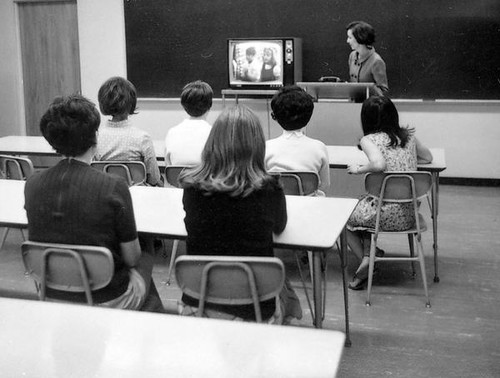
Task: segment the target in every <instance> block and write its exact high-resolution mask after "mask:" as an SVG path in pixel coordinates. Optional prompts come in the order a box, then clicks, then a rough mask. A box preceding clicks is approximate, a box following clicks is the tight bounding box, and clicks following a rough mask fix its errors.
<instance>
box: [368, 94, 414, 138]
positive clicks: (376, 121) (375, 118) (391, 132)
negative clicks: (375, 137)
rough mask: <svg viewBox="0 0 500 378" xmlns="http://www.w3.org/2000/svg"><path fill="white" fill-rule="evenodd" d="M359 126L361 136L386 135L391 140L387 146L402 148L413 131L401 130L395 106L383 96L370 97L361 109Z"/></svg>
mask: <svg viewBox="0 0 500 378" xmlns="http://www.w3.org/2000/svg"><path fill="white" fill-rule="evenodd" d="M361 125H362V128H363V134H364V135H368V134H375V133H379V132H384V133H386V134H387V135H388V136H389V138H390V139H391V141H390V143H389V146H392V147H396V146H398V145H401V147H404V146H405V145H406V143H407V142H408V139H409V137H410V135H411V134H413V129H408V128H402V127H401V126H400V125H399V115H398V110H397V109H396V106H395V105H394V103H393V102H392V101H391V99H390V98H388V97H385V96H370V97H369V98H367V99H366V100H365V101H364V102H363V106H362V107H361Z"/></svg>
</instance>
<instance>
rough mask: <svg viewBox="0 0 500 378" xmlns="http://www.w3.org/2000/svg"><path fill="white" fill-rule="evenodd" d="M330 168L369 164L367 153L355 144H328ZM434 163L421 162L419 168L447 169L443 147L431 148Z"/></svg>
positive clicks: (428, 169)
mask: <svg viewBox="0 0 500 378" xmlns="http://www.w3.org/2000/svg"><path fill="white" fill-rule="evenodd" d="M326 149H327V150H328V158H329V160H330V168H347V165H348V164H356V163H358V164H367V163H368V158H367V157H366V155H365V153H364V152H363V151H361V150H360V149H358V148H357V147H355V146H326ZM430 150H431V153H432V158H433V159H432V163H429V164H419V165H418V169H419V170H424V171H437V172H441V171H444V170H445V169H446V160H445V153H444V149H443V148H430Z"/></svg>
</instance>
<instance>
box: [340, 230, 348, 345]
mask: <svg viewBox="0 0 500 378" xmlns="http://www.w3.org/2000/svg"><path fill="white" fill-rule="evenodd" d="M339 256H340V266H341V269H342V286H343V289H344V311H345V315H344V316H345V346H346V347H350V346H351V337H350V333H349V289H348V288H347V260H348V257H347V231H346V229H345V228H344V230H342V233H341V234H340V251H339Z"/></svg>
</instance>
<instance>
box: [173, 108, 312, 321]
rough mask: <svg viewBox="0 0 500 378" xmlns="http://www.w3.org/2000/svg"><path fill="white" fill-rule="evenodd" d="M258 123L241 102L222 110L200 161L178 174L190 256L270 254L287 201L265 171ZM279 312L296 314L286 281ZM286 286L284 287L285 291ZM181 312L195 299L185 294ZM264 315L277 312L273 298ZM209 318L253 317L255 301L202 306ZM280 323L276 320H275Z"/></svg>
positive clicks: (193, 304) (297, 307) (297, 308)
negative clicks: (253, 302) (243, 303)
mask: <svg viewBox="0 0 500 378" xmlns="http://www.w3.org/2000/svg"><path fill="white" fill-rule="evenodd" d="M264 154H265V141H264V135H263V132H262V127H261V125H260V122H259V120H258V118H257V117H256V116H255V114H253V113H252V111H251V110H250V109H248V108H246V107H244V106H236V107H234V108H227V109H225V110H224V111H223V112H222V113H221V114H220V115H219V117H218V118H217V120H216V121H215V123H214V125H213V127H212V130H211V131H210V135H209V137H208V140H207V143H206V144H205V148H204V150H203V153H202V163H201V164H200V165H198V166H196V167H194V168H192V169H190V170H185V171H184V172H183V173H181V175H180V179H179V182H180V183H181V185H182V187H183V188H184V195H183V199H182V201H183V205H184V210H185V212H186V217H185V219H184V222H185V224H186V230H187V234H188V235H187V239H186V250H187V254H188V255H219V256H273V255H274V253H273V233H277V234H279V233H281V232H282V231H283V230H284V229H285V226H286V222H287V212H286V200H285V194H284V193H283V189H282V187H281V186H280V184H279V181H278V178H277V177H276V176H272V175H270V174H269V173H267V172H266V168H265V165H264ZM285 286H286V289H285V291H284V292H283V293H282V295H280V299H281V306H280V309H281V310H282V311H281V312H282V314H283V315H284V317H285V319H286V317H287V316H291V317H296V318H300V317H301V316H302V311H301V309H300V303H299V301H298V298H297V296H296V295H295V293H294V292H293V289H291V288H290V287H289V285H287V282H285ZM287 289H288V290H287ZM182 302H183V303H184V305H185V306H184V310H183V314H186V315H187V314H191V313H192V312H193V311H194V309H193V307H197V306H198V301H197V300H196V299H194V298H192V297H189V296H187V295H183V297H182ZM261 309H262V318H263V319H271V320H272V315H273V314H274V313H275V309H276V301H275V300H274V299H271V300H267V301H264V302H262V303H261ZM206 315H207V316H209V317H228V316H230V317H231V318H242V319H245V320H252V319H253V320H255V312H254V308H253V305H232V306H222V305H215V304H210V303H207V304H206ZM278 321H280V320H278Z"/></svg>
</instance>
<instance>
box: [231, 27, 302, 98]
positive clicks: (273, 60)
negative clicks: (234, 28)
mask: <svg viewBox="0 0 500 378" xmlns="http://www.w3.org/2000/svg"><path fill="white" fill-rule="evenodd" d="M227 51H228V78H229V87H230V88H231V89H277V88H280V87H283V86H285V85H291V84H295V83H296V82H298V81H302V40H301V39H300V38H293V37H289V38H268V37H265V38H230V39H228V40H227Z"/></svg>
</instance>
